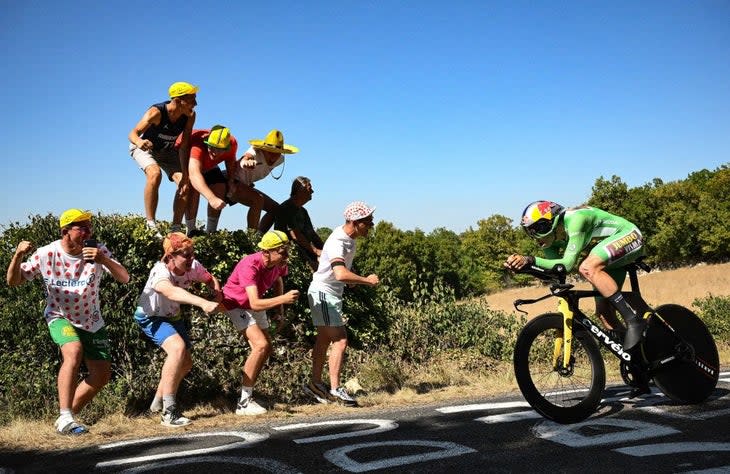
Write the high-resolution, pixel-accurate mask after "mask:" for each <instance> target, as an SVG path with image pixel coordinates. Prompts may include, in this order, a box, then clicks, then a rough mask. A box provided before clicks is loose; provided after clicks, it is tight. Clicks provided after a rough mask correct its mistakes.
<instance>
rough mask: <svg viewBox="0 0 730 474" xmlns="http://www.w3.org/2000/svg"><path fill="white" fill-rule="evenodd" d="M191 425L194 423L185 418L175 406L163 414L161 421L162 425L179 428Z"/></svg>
mask: <svg viewBox="0 0 730 474" xmlns="http://www.w3.org/2000/svg"><path fill="white" fill-rule="evenodd" d="M190 423H192V421H190V419H189V418H185V417H184V416H183V415H182V413H181V412H180V410H179V409H178V408H177V407H176V406H175V405H173V406H172V407H170V408H168V409H167V410H165V411H163V412H162V420H161V421H160V424H161V425H165V426H170V427H173V428H177V427H180V426H187V425H189V424H190Z"/></svg>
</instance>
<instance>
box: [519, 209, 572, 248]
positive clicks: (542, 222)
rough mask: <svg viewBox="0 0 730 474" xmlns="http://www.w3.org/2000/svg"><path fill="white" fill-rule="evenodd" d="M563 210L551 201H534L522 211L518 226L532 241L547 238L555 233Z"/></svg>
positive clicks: (563, 212)
mask: <svg viewBox="0 0 730 474" xmlns="http://www.w3.org/2000/svg"><path fill="white" fill-rule="evenodd" d="M563 214H565V208H564V207H563V206H561V205H560V204H558V203H555V202H552V201H535V202H532V203H530V204H528V205H527V207H526V208H525V210H524V211H522V219H521V220H520V225H522V228H523V229H525V232H527V235H529V236H530V237H532V238H533V239H538V238H543V237H547V236H548V235H550V234H552V233H553V232H555V228H556V227H557V226H558V223H559V222H560V218H561V217H562V216H563Z"/></svg>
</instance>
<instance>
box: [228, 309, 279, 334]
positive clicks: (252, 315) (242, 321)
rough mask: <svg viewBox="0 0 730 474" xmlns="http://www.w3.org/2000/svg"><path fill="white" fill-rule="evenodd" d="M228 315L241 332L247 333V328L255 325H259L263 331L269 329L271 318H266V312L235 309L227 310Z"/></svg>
mask: <svg viewBox="0 0 730 474" xmlns="http://www.w3.org/2000/svg"><path fill="white" fill-rule="evenodd" d="M226 314H227V315H228V318H230V320H231V322H232V323H233V325H234V326H236V329H238V330H239V331H245V330H246V328H248V327H249V326H253V325H254V324H257V325H258V326H259V327H260V328H261V329H266V328H268V327H269V318H268V317H267V316H266V311H252V310H250V309H243V308H235V309H229V310H227V311H226Z"/></svg>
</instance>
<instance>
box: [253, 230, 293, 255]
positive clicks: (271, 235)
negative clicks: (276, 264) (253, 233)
mask: <svg viewBox="0 0 730 474" xmlns="http://www.w3.org/2000/svg"><path fill="white" fill-rule="evenodd" d="M288 243H289V237H287V236H286V234H285V233H284V232H282V231H280V230H270V231H269V232H267V233H265V234H264V236H263V237H261V242H259V243H258V244H257V245H258V247H259V248H260V249H261V250H271V249H275V248H278V247H281V246H282V245H286V244H288Z"/></svg>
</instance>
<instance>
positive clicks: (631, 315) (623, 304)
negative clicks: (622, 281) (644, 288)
mask: <svg viewBox="0 0 730 474" xmlns="http://www.w3.org/2000/svg"><path fill="white" fill-rule="evenodd" d="M608 301H610V302H611V304H612V305H613V307H614V308H616V311H618V312H619V314H620V315H621V316H622V317H623V318H624V321H625V322H626V324H627V325H628V324H631V323H633V322H634V321H635V320H636V317H637V316H636V311H634V308H632V307H631V305H629V302H628V301H626V299H625V298H624V295H622V294H621V292H620V291H617V292H616V293H614V294H612V295H611V296H609V297H608Z"/></svg>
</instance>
